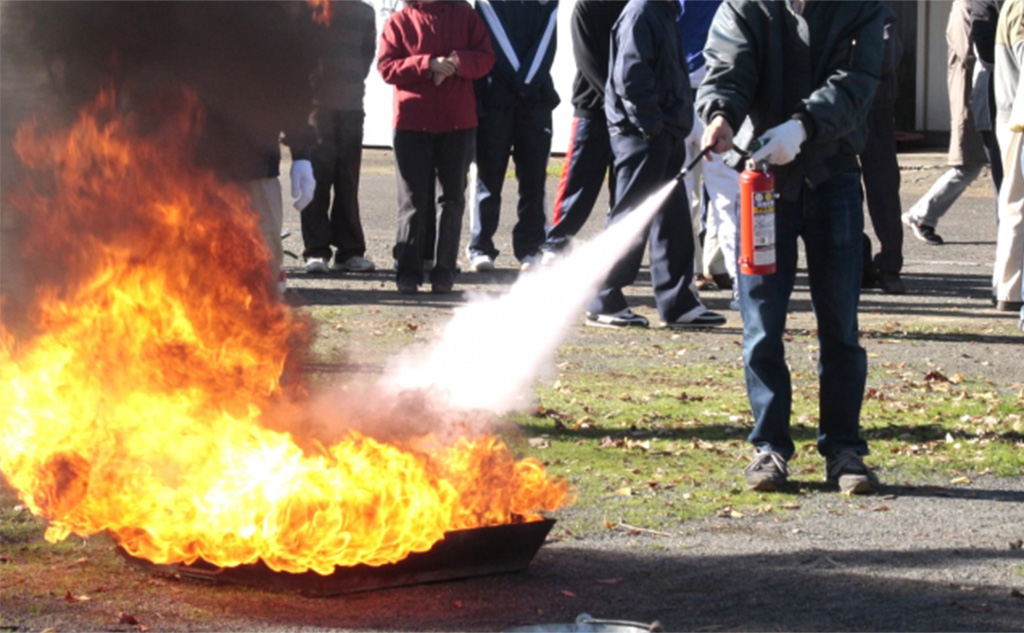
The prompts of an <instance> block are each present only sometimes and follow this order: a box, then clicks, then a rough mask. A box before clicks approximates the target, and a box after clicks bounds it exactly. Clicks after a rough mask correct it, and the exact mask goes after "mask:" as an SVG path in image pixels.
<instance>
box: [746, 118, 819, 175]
mask: <svg viewBox="0 0 1024 633" xmlns="http://www.w3.org/2000/svg"><path fill="white" fill-rule="evenodd" d="M806 140H807V131H806V130H804V124H803V123H801V122H800V121H798V120H797V119H790V120H789V121H786V122H785V123H783V124H782V125H776V126H775V127H773V128H772V129H770V130H768V131H767V132H765V133H764V136H762V137H761V138H760V142H761V148H760V149H758V150H757V151H756V152H754V153H753V154H751V156H750V159H751V160H753V161H754V162H755V163H757V162H761V161H764V160H767V161H768V162H769V163H771V164H772V165H785V164H786V163H791V162H793V159H794V158H796V155H797V154H799V153H800V145H801V143H803V142H804V141H806Z"/></svg>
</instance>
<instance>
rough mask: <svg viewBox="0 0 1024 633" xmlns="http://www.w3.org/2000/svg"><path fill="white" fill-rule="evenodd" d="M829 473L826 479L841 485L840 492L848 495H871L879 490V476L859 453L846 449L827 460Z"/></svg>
mask: <svg viewBox="0 0 1024 633" xmlns="http://www.w3.org/2000/svg"><path fill="white" fill-rule="evenodd" d="M825 470H826V471H827V473H828V475H827V477H826V479H825V481H826V482H827V483H828V484H830V485H833V486H836V485H838V486H839V492H842V493H843V494H848V495H870V494H874V493H876V492H878V486H879V483H878V477H877V476H876V475H875V473H874V471H872V470H871V469H870V468H868V466H867V464H865V463H864V459H863V458H862V457H861V456H860V455H858V454H857V453H854V452H851V451H845V452H842V453H839V454H838V455H833V456H832V457H829V458H828V459H827V460H826V461H825Z"/></svg>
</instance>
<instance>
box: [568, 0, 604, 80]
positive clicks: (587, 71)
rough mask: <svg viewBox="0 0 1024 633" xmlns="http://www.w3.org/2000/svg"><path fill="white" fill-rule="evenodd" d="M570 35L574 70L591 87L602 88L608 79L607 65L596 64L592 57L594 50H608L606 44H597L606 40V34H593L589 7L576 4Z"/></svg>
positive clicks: (584, 3)
mask: <svg viewBox="0 0 1024 633" xmlns="http://www.w3.org/2000/svg"><path fill="white" fill-rule="evenodd" d="M569 29H570V33H571V35H572V55H573V59H574V60H575V61H576V68H577V69H578V70H579V71H580V73H581V74H582V75H583V77H584V79H586V80H587V83H589V84H590V85H591V86H595V87H598V86H603V85H604V84H605V81H607V79H608V64H603V63H600V62H598V60H597V57H596V56H595V55H594V51H596V50H608V42H607V41H605V42H599V41H598V38H603V39H605V40H607V39H608V33H607V32H605V33H600V34H599V33H595V32H594V24H593V18H592V16H591V12H590V5H589V4H588V3H587V2H578V3H577V4H576V7H575V8H574V9H573V12H572V20H571V22H570V25H569Z"/></svg>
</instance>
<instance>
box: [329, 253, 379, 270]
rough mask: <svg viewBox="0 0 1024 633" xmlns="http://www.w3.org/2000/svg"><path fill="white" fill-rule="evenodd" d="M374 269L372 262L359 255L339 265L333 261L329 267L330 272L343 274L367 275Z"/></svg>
mask: <svg viewBox="0 0 1024 633" xmlns="http://www.w3.org/2000/svg"><path fill="white" fill-rule="evenodd" d="M375 268H376V266H375V265H374V263H373V262H371V261H370V260H368V259H366V258H365V257H360V256H359V255H353V256H352V257H349V258H348V259H346V260H345V261H343V262H341V263H338V262H337V261H335V262H334V264H332V265H331V270H334V271H338V272H345V273H368V272H370V271H371V270H374V269H375Z"/></svg>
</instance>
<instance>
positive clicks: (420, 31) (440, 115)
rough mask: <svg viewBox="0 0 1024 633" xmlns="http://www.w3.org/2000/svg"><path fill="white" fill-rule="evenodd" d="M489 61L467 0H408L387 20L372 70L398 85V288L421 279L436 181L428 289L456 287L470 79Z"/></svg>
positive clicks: (470, 128)
mask: <svg viewBox="0 0 1024 633" xmlns="http://www.w3.org/2000/svg"><path fill="white" fill-rule="evenodd" d="M493 64H494V53H493V51H492V50H491V42H490V37H489V36H488V34H487V28H486V27H485V26H484V23H483V21H482V20H481V19H480V18H479V16H478V15H477V14H476V12H475V11H474V10H473V8H472V7H471V6H469V4H467V3H465V2H461V1H460V2H443V1H435V0H420V1H419V2H406V4H405V6H404V7H403V8H402V9H401V10H400V11H397V12H395V13H393V14H391V16H390V17H389V18H388V19H387V21H386V22H385V23H384V27H383V29H382V32H381V38H380V47H379V51H378V55H377V70H378V71H379V72H380V75H381V78H383V79H384V81H385V83H388V84H391V85H393V86H394V87H395V114H394V123H393V125H394V130H395V132H394V151H395V166H396V176H397V179H398V235H397V239H396V245H395V259H396V266H395V268H396V270H395V275H396V278H395V283H396V285H397V287H398V292H400V293H402V294H413V293H416V292H418V291H419V286H420V283H421V282H422V280H423V254H424V252H426V249H425V248H424V246H423V241H424V237H425V234H426V230H425V227H424V223H425V222H426V221H427V218H428V217H432V212H434V211H435V200H434V194H435V181H436V184H437V187H436V190H437V191H438V192H439V194H440V195H439V197H438V201H437V209H436V212H437V214H438V227H437V251H436V252H437V259H436V261H435V263H434V267H433V268H432V269H431V271H430V283H431V291H432V292H435V293H448V292H452V290H453V289H454V283H455V272H456V260H457V259H458V252H459V238H460V236H461V233H462V215H463V213H464V211H465V208H466V181H467V174H468V169H469V164H470V162H471V161H472V158H473V150H474V144H475V140H476V126H477V114H476V97H475V95H474V92H473V81H474V80H476V79H480V78H482V77H484V76H486V75H487V73H488V71H490V69H491V66H492V65H493Z"/></svg>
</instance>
